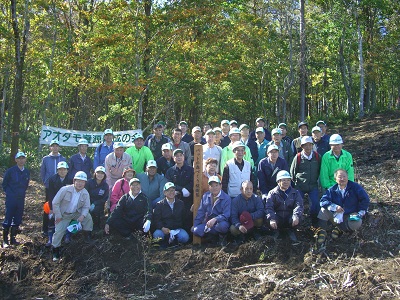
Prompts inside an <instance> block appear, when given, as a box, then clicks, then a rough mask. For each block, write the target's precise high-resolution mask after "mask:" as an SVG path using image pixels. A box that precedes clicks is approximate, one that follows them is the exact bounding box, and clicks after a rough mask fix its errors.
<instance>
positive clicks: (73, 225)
mask: <svg viewBox="0 0 400 300" xmlns="http://www.w3.org/2000/svg"><path fill="white" fill-rule="evenodd" d="M81 229H82V224H81V223H79V222H78V221H76V220H71V222H69V226H68V227H67V230H68V231H69V232H71V233H77V232H78V231H79V230H81Z"/></svg>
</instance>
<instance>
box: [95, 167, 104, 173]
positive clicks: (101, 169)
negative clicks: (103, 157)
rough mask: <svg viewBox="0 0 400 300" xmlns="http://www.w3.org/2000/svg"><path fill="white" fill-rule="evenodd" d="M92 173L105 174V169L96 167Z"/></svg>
mask: <svg viewBox="0 0 400 300" xmlns="http://www.w3.org/2000/svg"><path fill="white" fill-rule="evenodd" d="M94 172H95V173H97V172H103V173H106V168H104V167H103V166H98V167H97V168H96V170H94Z"/></svg>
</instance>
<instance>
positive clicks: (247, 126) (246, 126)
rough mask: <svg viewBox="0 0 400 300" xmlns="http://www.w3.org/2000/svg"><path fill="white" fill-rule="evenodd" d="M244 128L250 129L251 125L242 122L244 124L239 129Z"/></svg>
mask: <svg viewBox="0 0 400 300" xmlns="http://www.w3.org/2000/svg"><path fill="white" fill-rule="evenodd" d="M243 128H248V129H250V126H249V125H247V124H242V125H240V127H239V130H242V129H243Z"/></svg>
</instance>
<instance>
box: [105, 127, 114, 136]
mask: <svg viewBox="0 0 400 300" xmlns="http://www.w3.org/2000/svg"><path fill="white" fill-rule="evenodd" d="M106 134H112V135H114V133H113V131H112V129H110V128H108V129H106V130H104V135H106Z"/></svg>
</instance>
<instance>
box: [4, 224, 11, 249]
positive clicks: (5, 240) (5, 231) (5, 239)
mask: <svg viewBox="0 0 400 300" xmlns="http://www.w3.org/2000/svg"><path fill="white" fill-rule="evenodd" d="M8 233H9V228H3V248H7V247H8V246H9V245H10V244H9V242H8Z"/></svg>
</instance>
